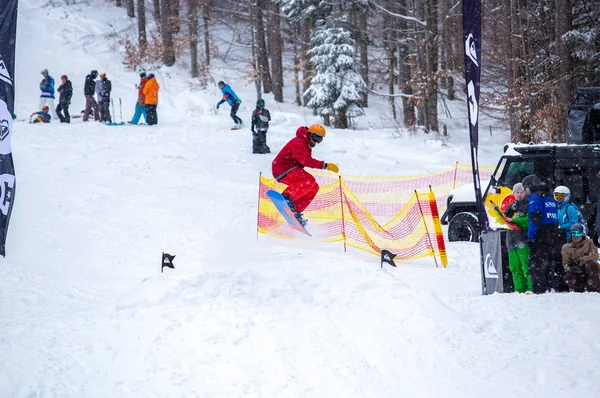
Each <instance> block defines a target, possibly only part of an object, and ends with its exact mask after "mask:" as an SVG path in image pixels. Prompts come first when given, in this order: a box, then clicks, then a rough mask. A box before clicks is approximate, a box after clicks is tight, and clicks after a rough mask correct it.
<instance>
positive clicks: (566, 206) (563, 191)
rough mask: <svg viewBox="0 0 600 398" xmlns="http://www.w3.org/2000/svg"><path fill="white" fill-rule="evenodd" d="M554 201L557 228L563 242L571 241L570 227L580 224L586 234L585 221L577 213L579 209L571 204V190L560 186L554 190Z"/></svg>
mask: <svg viewBox="0 0 600 398" xmlns="http://www.w3.org/2000/svg"><path fill="white" fill-rule="evenodd" d="M554 199H555V200H556V202H557V203H558V228H559V232H560V234H561V236H562V240H563V242H570V241H571V226H572V225H573V224H577V223H580V224H582V225H584V233H587V228H586V225H585V220H584V219H583V216H582V215H581V213H580V212H579V207H577V205H576V204H575V203H573V202H571V190H570V189H569V188H568V187H566V186H564V185H560V186H558V187H556V188H555V189H554Z"/></svg>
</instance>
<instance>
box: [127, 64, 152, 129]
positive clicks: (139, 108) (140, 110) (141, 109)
mask: <svg viewBox="0 0 600 398" xmlns="http://www.w3.org/2000/svg"><path fill="white" fill-rule="evenodd" d="M138 73H139V74H140V84H139V85H138V86H137V89H138V99H137V101H136V103H135V112H134V113H133V117H132V118H131V124H138V122H139V121H140V117H142V116H144V122H146V123H148V116H147V115H146V102H144V98H145V96H144V86H146V83H147V82H148V79H147V78H146V69H144V68H142V67H140V68H139V69H138Z"/></svg>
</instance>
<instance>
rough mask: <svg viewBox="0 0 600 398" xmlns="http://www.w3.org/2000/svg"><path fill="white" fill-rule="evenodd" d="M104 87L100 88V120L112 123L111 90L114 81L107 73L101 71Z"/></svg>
mask: <svg viewBox="0 0 600 398" xmlns="http://www.w3.org/2000/svg"><path fill="white" fill-rule="evenodd" d="M100 81H101V82H102V88H101V89H100V98H101V99H100V120H101V121H102V122H107V123H112V120H111V117H110V92H111V91H112V83H111V82H110V80H108V78H107V77H106V73H100Z"/></svg>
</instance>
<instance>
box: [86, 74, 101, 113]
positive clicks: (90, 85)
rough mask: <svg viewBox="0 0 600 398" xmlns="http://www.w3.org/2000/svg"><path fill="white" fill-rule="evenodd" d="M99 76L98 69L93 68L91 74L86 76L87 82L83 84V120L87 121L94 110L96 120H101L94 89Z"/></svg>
mask: <svg viewBox="0 0 600 398" xmlns="http://www.w3.org/2000/svg"><path fill="white" fill-rule="evenodd" d="M97 77H98V71H97V70H93V71H91V72H90V74H89V75H87V76H86V77H85V84H84V85H83V94H84V95H85V111H84V112H83V121H84V122H87V121H88V117H89V116H90V112H91V111H92V109H93V111H94V120H96V121H99V120H100V111H99V109H98V103H97V102H96V100H95V99H94V90H95V88H96V82H95V81H94V79H96V78H97Z"/></svg>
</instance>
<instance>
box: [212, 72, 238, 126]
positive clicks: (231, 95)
mask: <svg viewBox="0 0 600 398" xmlns="http://www.w3.org/2000/svg"><path fill="white" fill-rule="evenodd" d="M219 88H220V89H221V93H223V98H221V101H219V102H217V109H219V107H220V106H221V104H222V103H223V102H227V103H228V104H229V105H230V106H231V112H230V113H229V116H231V118H232V119H233V122H234V123H235V127H232V130H239V129H240V128H242V124H243V123H242V119H240V118H239V117H238V116H237V111H238V109H239V108H240V104H241V103H242V100H241V99H239V98H238V96H237V95H236V94H235V92H234V91H233V90H232V89H231V87H229V84H225V82H224V81H220V82H219Z"/></svg>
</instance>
